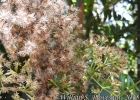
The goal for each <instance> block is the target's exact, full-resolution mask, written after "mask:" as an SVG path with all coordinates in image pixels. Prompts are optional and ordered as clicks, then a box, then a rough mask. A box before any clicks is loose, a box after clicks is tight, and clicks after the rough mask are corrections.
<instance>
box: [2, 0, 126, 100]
mask: <svg viewBox="0 0 140 100" xmlns="http://www.w3.org/2000/svg"><path fill="white" fill-rule="evenodd" d="M0 5H1V6H0V40H1V41H2V44H3V45H4V47H5V49H6V54H7V56H6V57H5V55H4V54H1V56H0V75H1V85H0V87H1V93H5V92H10V91H12V94H13V96H12V97H13V99H15V100H19V98H20V96H19V94H18V93H19V92H23V93H25V94H26V95H27V96H28V97H29V98H30V99H32V100H34V99H36V100H56V99H57V97H58V95H59V94H63V93H64V94H77V95H81V94H84V93H85V92H86V89H87V87H88V81H89V80H91V79H92V80H94V81H95V82H96V83H97V81H100V82H101V83H103V81H104V80H105V81H106V82H109V85H111V87H112V88H113V89H114V90H119V89H118V88H114V87H115V86H120V83H119V81H118V80H117V78H118V75H117V74H116V73H121V72H122V69H123V67H124V66H126V64H127V63H126V59H125V54H124V52H122V51H120V50H117V49H116V48H114V47H109V46H105V47H103V46H102V45H99V44H98V43H97V42H99V40H100V39H103V38H105V37H99V36H97V38H95V39H94V38H93V39H92V38H91V40H92V42H89V41H88V40H85V41H84V40H82V39H80V38H78V34H83V33H84V30H83V28H82V25H79V23H78V17H77V14H78V9H77V8H75V7H73V6H70V7H69V6H68V5H67V4H66V2H65V1H64V0H1V2H0ZM98 39H99V40H98ZM103 41H104V40H103ZM100 42H101V41H100ZM118 53H119V55H118ZM116 55H117V56H116ZM103 57H105V58H104V60H102V59H103ZM120 58H121V59H120ZM122 60H123V61H122ZM4 68H5V69H4ZM104 75H105V76H104ZM106 75H108V77H107V78H106V79H105V78H104V79H103V80H102V81H101V80H99V78H100V77H106ZM112 82H113V83H112ZM116 83H117V84H116ZM97 84H98V83H97ZM98 85H99V84H98ZM99 86H101V85H99ZM96 88H97V87H95V88H94V90H95V89H96ZM101 89H103V88H101ZM96 90H97V89H96ZM101 91H102V90H101ZM94 92H95V91H94ZM98 92H99V91H97V92H96V93H98Z"/></svg>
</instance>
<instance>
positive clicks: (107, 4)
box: [68, 0, 140, 93]
mask: <svg viewBox="0 0 140 100" xmlns="http://www.w3.org/2000/svg"><path fill="white" fill-rule="evenodd" d="M68 1H71V3H73V4H76V5H77V4H81V1H80V0H68ZM83 3H84V9H83V8H81V10H84V15H83V16H84V18H85V19H84V27H85V28H86V34H85V35H84V36H83V38H85V39H87V38H89V37H90V33H93V34H102V35H106V36H107V37H108V39H109V41H110V42H109V44H110V45H111V46H117V47H119V48H121V49H122V50H124V51H125V52H126V53H127V56H128V61H129V64H128V66H127V68H126V70H125V73H126V74H122V75H121V76H120V78H121V82H122V90H123V91H126V90H127V89H128V88H130V87H131V88H133V89H134V87H133V85H134V83H136V82H138V81H139V79H140V70H139V69H140V65H139V64H140V62H139V59H140V55H139V52H140V32H139V29H140V9H139V8H140V1H139V0H84V2H83ZM120 4H121V5H122V8H119V7H120V6H119V5H120ZM117 6H118V7H117ZM123 9H125V11H124V12H123V13H119V10H120V12H122V11H121V10H123ZM124 13H126V14H127V15H128V16H126V14H124ZM128 17H131V20H130V18H128ZM125 79H126V80H127V81H128V82H130V81H131V83H130V84H129V83H125V81H124V80H125ZM137 86H138V87H139V88H140V84H139V82H138V83H137ZM127 92H128V91H126V93H127ZM135 92H136V91H135ZM137 93H139V91H137Z"/></svg>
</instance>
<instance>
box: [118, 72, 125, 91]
mask: <svg viewBox="0 0 140 100" xmlns="http://www.w3.org/2000/svg"><path fill="white" fill-rule="evenodd" d="M125 79H126V74H123V73H122V74H121V75H120V77H119V80H120V81H121V83H122V86H121V90H122V91H124V90H125Z"/></svg>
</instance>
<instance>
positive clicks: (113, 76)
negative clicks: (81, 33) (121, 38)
mask: <svg viewBox="0 0 140 100" xmlns="http://www.w3.org/2000/svg"><path fill="white" fill-rule="evenodd" d="M89 42H90V43H89V44H91V46H89V48H90V50H88V55H87V57H88V58H89V60H88V63H89V65H90V66H91V67H89V68H88V69H87V74H88V75H87V77H92V79H93V80H94V81H95V80H96V83H98V84H99V83H100V85H101V86H103V87H104V86H105V85H106V87H107V88H108V87H109V88H111V91H110V90H109V91H110V94H111V95H115V94H116V95H119V93H120V92H121V90H120V86H121V83H120V81H119V76H120V74H121V73H123V70H124V69H125V68H126V66H127V65H128V61H127V55H126V53H125V52H124V51H122V50H121V49H119V48H116V47H114V46H109V44H108V39H107V37H106V36H101V35H93V36H92V37H90V41H89ZM89 48H88V49H89ZM90 74H91V75H90ZM103 87H100V88H101V89H99V88H93V92H94V93H100V92H101V91H102V89H103ZM109 88H108V89H109ZM96 89H97V90H98V91H96ZM100 90H101V91H100Z"/></svg>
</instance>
